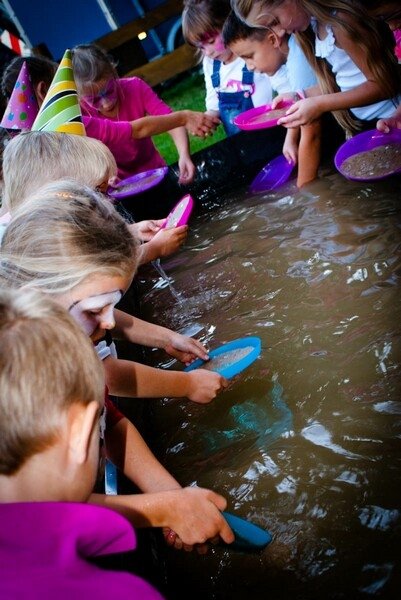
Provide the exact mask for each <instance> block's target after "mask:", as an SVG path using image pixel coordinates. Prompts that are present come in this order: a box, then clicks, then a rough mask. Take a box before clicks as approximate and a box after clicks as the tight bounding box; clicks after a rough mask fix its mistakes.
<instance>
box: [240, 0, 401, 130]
mask: <svg viewBox="0 0 401 600" xmlns="http://www.w3.org/2000/svg"><path fill="white" fill-rule="evenodd" d="M282 1H283V0H260V1H258V0H257V3H258V4H260V6H261V8H262V9H267V8H268V7H271V6H277V5H280V4H281V3H282ZM298 1H299V4H300V5H301V6H302V7H303V8H304V9H305V11H306V12H307V13H308V14H310V15H312V16H314V17H316V19H317V21H318V22H320V23H322V24H328V25H331V26H333V27H334V28H337V29H342V30H343V31H344V32H345V33H346V34H347V36H348V37H349V38H351V39H352V40H353V42H354V43H355V44H356V45H358V46H359V47H360V48H361V50H362V51H363V52H364V54H365V56H366V61H367V64H368V67H369V69H370V71H371V72H372V74H373V77H374V80H375V81H376V82H378V83H380V86H381V88H382V89H383V92H384V94H385V97H386V98H393V97H395V96H397V94H398V93H399V92H400V89H401V78H400V67H399V65H398V62H397V59H396V57H395V53H394V46H395V41H394V37H393V35H392V33H391V31H390V29H389V28H388V26H387V25H386V24H385V23H381V22H379V21H377V20H375V19H373V18H372V17H371V16H370V15H369V13H368V12H367V10H366V8H365V7H364V5H363V3H361V2H359V1H358V0H325V1H324V2H323V1H320V0H298ZM254 4H255V3H254V2H253V1H251V0H232V5H233V7H234V9H235V10H236V12H237V14H238V15H239V16H240V17H242V18H243V19H244V20H247V17H248V15H249V13H250V10H251V8H252V5H254ZM250 24H251V23H250ZM256 25H257V26H260V23H258V24H256ZM296 37H297V39H298V41H299V43H300V46H301V48H302V50H303V51H304V53H305V56H306V58H307V59H308V61H309V63H310V64H311V66H312V68H313V69H314V70H315V72H316V75H317V77H318V80H319V85H320V87H321V89H322V92H323V93H326V94H330V93H335V92H339V91H340V89H339V87H338V86H337V84H336V81H335V77H334V75H333V73H332V71H331V69H330V66H329V64H328V63H327V61H325V60H324V59H320V58H317V57H316V56H315V35H314V33H313V31H312V29H311V28H310V27H309V28H308V29H307V30H306V31H304V32H298V33H296ZM334 116H335V117H336V118H337V120H338V121H339V123H340V124H341V125H342V126H343V127H344V128H345V129H348V130H351V131H353V132H355V131H357V130H358V129H360V128H361V122H360V121H359V120H358V119H356V118H354V117H353V116H352V115H351V113H350V112H349V111H336V112H335V113H334Z"/></svg>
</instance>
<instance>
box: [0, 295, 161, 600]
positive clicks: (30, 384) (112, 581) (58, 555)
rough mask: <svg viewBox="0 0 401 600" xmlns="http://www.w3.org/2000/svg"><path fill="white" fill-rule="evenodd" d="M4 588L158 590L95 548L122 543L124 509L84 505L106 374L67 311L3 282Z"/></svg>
mask: <svg viewBox="0 0 401 600" xmlns="http://www.w3.org/2000/svg"><path fill="white" fill-rule="evenodd" d="M0 379H1V397H0V429H1V432H0V520H1V528H0V563H1V569H0V570H1V575H0V596H1V597H2V598H32V600H35V599H38V600H39V598H77V597H81V596H82V595H83V596H84V597H87V598H98V599H99V600H102V599H103V600H106V598H109V597H110V596H112V595H114V596H116V597H123V596H124V597H125V596H126V597H127V598H134V597H135V598H139V597H140V598H148V599H149V600H151V599H154V600H157V599H160V598H161V596H160V595H159V594H158V593H157V592H156V591H155V590H154V589H153V588H151V586H150V585H148V584H147V583H146V582H145V581H143V580H141V579H140V578H139V577H136V576H135V575H130V574H128V573H122V572H119V573H118V572H113V571H104V570H102V569H100V568H98V567H97V566H95V565H94V564H93V562H91V560H92V559H93V558H94V557H96V556H102V555H103V556H105V555H108V554H113V553H117V552H127V551H129V550H132V549H133V548H134V547H135V534H134V532H133V530H132V528H131V526H130V525H129V523H128V522H126V521H125V520H124V519H123V518H122V517H121V516H120V515H117V514H115V513H113V512H111V511H108V510H106V509H104V508H100V507H96V506H88V505H85V504H81V503H84V502H86V501H87V500H88V498H89V496H90V494H91V491H92V487H93V485H94V482H95V478H96V473H97V468H98V452H99V414H100V411H101V409H102V407H103V397H104V376H103V373H102V368H101V364H100V363H99V361H98V359H97V357H96V356H95V353H94V351H93V348H92V347H91V344H90V342H89V340H88V339H87V337H86V336H85V335H84V334H83V333H82V331H81V330H80V328H79V327H78V325H77V324H75V323H74V321H73V319H72V318H71V317H70V316H69V315H68V314H67V312H66V311H65V310H64V309H62V308H61V307H60V306H58V305H57V304H55V303H53V302H51V301H50V300H49V299H48V298H45V297H43V296H42V295H41V294H39V293H37V292H34V291H32V290H30V291H22V290H19V291H18V293H16V292H11V291H9V290H7V291H6V290H4V289H2V290H0Z"/></svg>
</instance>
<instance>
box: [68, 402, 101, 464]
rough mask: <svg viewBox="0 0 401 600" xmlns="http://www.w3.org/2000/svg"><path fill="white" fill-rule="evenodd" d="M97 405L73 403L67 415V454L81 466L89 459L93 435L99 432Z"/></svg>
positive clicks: (94, 403)
mask: <svg viewBox="0 0 401 600" xmlns="http://www.w3.org/2000/svg"><path fill="white" fill-rule="evenodd" d="M98 411H99V404H98V403H97V402H96V401H94V400H93V401H92V402H90V403H89V404H86V405H84V404H80V403H78V402H77V403H75V404H73V405H72V406H71V407H70V410H69V414H68V424H69V453H70V457H71V458H72V459H73V461H74V462H75V463H76V464H78V465H83V464H84V463H85V462H86V461H87V460H88V457H89V454H90V447H91V442H92V439H93V435H94V434H95V433H96V431H97V430H99V414H98Z"/></svg>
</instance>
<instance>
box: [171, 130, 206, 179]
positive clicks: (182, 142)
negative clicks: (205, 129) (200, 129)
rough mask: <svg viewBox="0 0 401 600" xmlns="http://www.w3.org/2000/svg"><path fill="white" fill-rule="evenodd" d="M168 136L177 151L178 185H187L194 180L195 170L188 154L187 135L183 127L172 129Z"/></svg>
mask: <svg viewBox="0 0 401 600" xmlns="http://www.w3.org/2000/svg"><path fill="white" fill-rule="evenodd" d="M169 134H170V135H171V137H172V139H173V142H174V144H175V146H176V148H177V151H178V168H179V171H180V176H179V179H178V183H184V184H189V183H191V182H192V181H193V180H194V177H195V172H196V169H195V165H194V163H193V162H192V160H191V156H190V153H189V140H188V134H187V132H186V131H185V129H184V127H178V128H177V129H172V130H171V131H169ZM205 135H207V133H206V134H205Z"/></svg>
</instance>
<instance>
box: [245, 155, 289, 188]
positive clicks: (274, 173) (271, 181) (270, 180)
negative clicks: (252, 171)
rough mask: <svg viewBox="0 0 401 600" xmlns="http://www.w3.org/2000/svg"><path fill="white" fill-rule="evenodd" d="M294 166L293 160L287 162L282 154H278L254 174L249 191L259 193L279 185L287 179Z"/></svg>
mask: <svg viewBox="0 0 401 600" xmlns="http://www.w3.org/2000/svg"><path fill="white" fill-rule="evenodd" d="M294 166H295V165H294V163H293V162H288V160H287V159H286V158H285V156H284V154H280V156H277V157H276V158H273V160H271V161H270V162H268V163H267V165H265V166H264V167H263V169H262V170H261V171H260V172H259V173H258V174H257V175H256V177H255V179H254V180H253V181H252V183H251V185H250V186H249V191H250V192H252V194H260V193H261V192H268V191H270V190H274V189H276V188H278V187H280V185H283V184H284V183H285V182H286V181H287V180H288V179H289V177H290V175H291V173H292V171H293V169H294Z"/></svg>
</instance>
